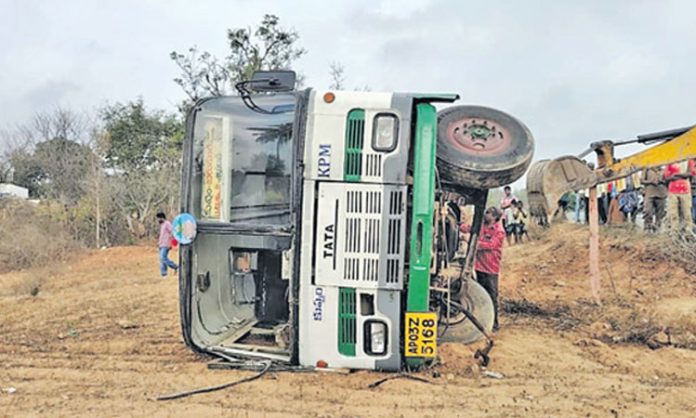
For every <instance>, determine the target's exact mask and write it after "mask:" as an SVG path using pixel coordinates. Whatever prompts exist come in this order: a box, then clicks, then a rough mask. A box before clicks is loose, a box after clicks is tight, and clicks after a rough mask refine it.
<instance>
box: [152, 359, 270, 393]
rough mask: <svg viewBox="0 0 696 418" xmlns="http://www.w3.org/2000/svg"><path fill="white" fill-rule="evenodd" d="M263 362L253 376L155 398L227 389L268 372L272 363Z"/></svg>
mask: <svg viewBox="0 0 696 418" xmlns="http://www.w3.org/2000/svg"><path fill="white" fill-rule="evenodd" d="M264 363H265V367H264V368H263V370H261V371H260V372H258V373H256V374H255V375H253V376H249V377H245V378H244V379H240V380H235V381H234V382H229V383H224V384H222V385H217V386H209V387H205V388H200V389H194V390H189V391H186V392H179V393H172V394H170V395H162V396H158V397H157V398H156V400H158V401H171V400H174V399H181V398H186V397H188V396H193V395H197V394H200V393H210V392H215V391H217V390H222V389H227V388H230V387H232V386H237V385H240V384H242V383H246V382H251V381H253V380H256V379H258V378H260V377H261V376H263V375H264V374H266V372H268V369H270V368H271V364H273V363H272V362H270V361H266V362H264Z"/></svg>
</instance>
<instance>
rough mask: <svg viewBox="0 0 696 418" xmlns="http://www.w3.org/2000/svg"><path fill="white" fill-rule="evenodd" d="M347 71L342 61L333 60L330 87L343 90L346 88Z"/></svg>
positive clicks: (330, 69) (330, 67) (330, 66)
mask: <svg viewBox="0 0 696 418" xmlns="http://www.w3.org/2000/svg"><path fill="white" fill-rule="evenodd" d="M345 71H346V69H345V67H344V66H343V64H341V63H340V62H332V63H331V64H329V76H330V77H331V84H330V85H329V88H330V89H332V90H343V89H344V88H345V82H346V75H345Z"/></svg>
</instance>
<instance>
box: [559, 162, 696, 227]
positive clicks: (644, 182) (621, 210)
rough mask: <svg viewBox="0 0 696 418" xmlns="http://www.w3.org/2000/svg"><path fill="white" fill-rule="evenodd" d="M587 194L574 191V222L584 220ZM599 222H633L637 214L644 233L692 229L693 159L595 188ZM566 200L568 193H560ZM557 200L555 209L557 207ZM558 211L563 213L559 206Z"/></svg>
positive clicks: (695, 208) (695, 219) (695, 210)
mask: <svg viewBox="0 0 696 418" xmlns="http://www.w3.org/2000/svg"><path fill="white" fill-rule="evenodd" d="M588 195H589V193H588V192H587V191H585V190H582V191H579V192H577V193H576V203H575V221H576V222H579V223H588V217H589V211H588V207H589V197H588ZM597 195H598V198H597V204H598V212H599V213H598V214H599V221H600V223H602V224H608V225H612V224H620V223H624V222H631V223H636V220H637V219H638V215H639V214H641V215H642V216H641V218H642V221H643V228H644V229H645V231H647V232H659V231H661V230H663V229H665V227H668V228H669V229H670V230H684V229H685V230H693V227H694V224H696V163H695V162H694V160H689V161H683V162H681V163H674V164H669V165H667V166H665V167H663V168H648V169H646V170H643V172H641V173H636V174H634V175H632V176H629V177H626V178H624V179H620V180H616V181H612V182H609V183H605V184H600V185H598V187H597ZM564 198H565V199H568V195H566V196H564ZM561 206H562V205H561V202H559V208H560V207H561ZM561 212H563V213H564V212H565V210H564V209H561Z"/></svg>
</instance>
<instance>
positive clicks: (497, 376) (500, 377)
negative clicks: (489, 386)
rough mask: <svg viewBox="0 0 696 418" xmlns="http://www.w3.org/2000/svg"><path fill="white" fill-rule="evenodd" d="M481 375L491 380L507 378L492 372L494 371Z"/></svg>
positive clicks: (486, 371)
mask: <svg viewBox="0 0 696 418" xmlns="http://www.w3.org/2000/svg"><path fill="white" fill-rule="evenodd" d="M481 375H483V376H485V377H488V378H491V379H502V378H504V377H505V376H503V374H502V373H499V372H494V371H492V370H484V371H483V372H482V373H481Z"/></svg>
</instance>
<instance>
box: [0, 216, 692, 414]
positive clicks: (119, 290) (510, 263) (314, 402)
mask: <svg viewBox="0 0 696 418" xmlns="http://www.w3.org/2000/svg"><path fill="white" fill-rule="evenodd" d="M603 234H604V237H603V246H602V259H603V261H602V280H603V282H602V286H603V287H602V296H603V299H605V300H606V302H605V303H604V304H603V306H602V307H597V306H594V305H592V304H591V303H590V302H589V299H590V290H589V283H588V268H587V262H586V260H587V249H586V248H587V244H586V239H587V233H586V231H585V230H583V229H581V228H580V227H573V226H570V225H561V226H559V227H556V228H555V229H554V230H553V231H552V232H550V233H547V234H544V235H542V236H541V237H540V238H538V239H537V240H535V241H534V242H533V243H531V244H529V243H527V244H523V245H519V246H514V247H511V248H507V249H506V250H505V262H504V266H503V269H504V271H503V275H502V278H501V286H502V289H501V292H502V297H503V298H504V299H505V304H504V305H505V311H506V313H504V314H503V318H502V329H501V331H500V332H499V333H498V334H497V336H496V337H497V343H496V346H495V348H494V350H493V351H492V353H491V354H492V362H491V364H490V365H489V367H488V370H489V371H494V372H497V373H500V374H501V375H502V378H490V377H487V376H486V375H485V374H484V373H483V371H482V370H480V369H479V368H478V367H477V366H476V364H475V363H474V361H473V360H472V358H471V357H472V353H473V351H474V349H475V347H472V346H461V345H456V344H451V345H446V346H443V347H441V349H440V354H441V357H442V360H443V363H444V364H441V365H439V366H438V367H437V368H436V369H435V371H436V373H434V372H433V371H429V372H424V373H421V374H420V376H421V377H424V378H427V379H429V380H430V381H431V382H432V383H431V384H427V383H422V382H418V381H412V380H406V379H396V380H392V381H389V382H386V383H384V384H383V385H381V386H379V387H378V388H375V389H369V388H368V385H369V384H370V383H372V382H374V381H376V380H378V379H380V378H381V377H385V376H386V374H380V373H374V372H356V373H352V374H349V375H336V374H329V373H316V374H290V373H275V374H268V375H266V376H264V377H262V378H261V379H259V380H257V381H254V382H251V383H246V384H243V385H240V386H237V387H234V388H230V389H227V390H222V391H218V392H214V393H210V394H203V395H198V396H194V397H190V398H186V399H181V400H174V401H167V402H158V401H155V400H153V398H154V397H156V396H158V395H161V394H165V393H171V392H178V391H182V390H185V389H193V388H197V387H201V386H209V385H213V384H219V383H223V382H227V381H233V380H237V379H239V378H241V377H244V376H248V375H250V374H252V373H250V372H240V371H220V370H208V369H207V368H206V363H207V360H206V359H204V358H201V357H198V356H196V355H194V354H193V353H191V352H190V351H189V350H188V349H187V348H186V347H185V345H184V343H183V342H182V340H181V337H180V331H179V319H178V298H177V282H176V279H175V277H174V276H171V277H169V278H167V279H161V278H159V277H158V271H157V265H156V263H157V254H156V251H155V250H154V249H153V248H149V247H127V248H112V249H108V250H101V251H93V252H90V253H88V254H86V255H85V256H82V257H80V258H79V259H78V260H76V261H74V262H73V263H70V264H62V265H57V266H52V267H51V268H49V269H42V270H32V271H22V272H12V273H8V274H5V275H0V416H3V417H5V416H7V417H18V416H100V417H108V416H153V417H158V416H212V417H217V416H223V417H368V416H370V417H443V416H462V417H464V416H466V417H480V416H490V417H517V416H519V417H575V416H578V417H656V416H669V417H680V416H684V417H693V416H694V415H695V414H696V412H694V411H696V351H694V350H693V348H696V337H695V336H694V333H696V325H695V324H696V277H694V276H693V275H690V274H688V273H686V272H685V271H684V270H683V269H682V268H681V267H680V266H679V264H678V263H676V262H674V261H670V260H667V259H662V258H660V257H659V256H654V254H653V253H651V251H650V250H649V249H648V248H647V247H646V246H645V245H643V244H642V243H643V241H646V240H648V238H647V237H645V236H644V235H642V234H640V233H634V232H631V231H623V230H621V231H617V232H611V233H607V232H606V231H603ZM37 291H38V293H37ZM32 293H35V296H32ZM692 338H693V340H692ZM648 343H651V344H652V346H653V348H656V349H651V348H648V346H647V345H648ZM680 347H682V348H680ZM689 348H691V349H689ZM12 388H14V389H15V390H14V391H13V390H12ZM10 392H12V393H10Z"/></svg>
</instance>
